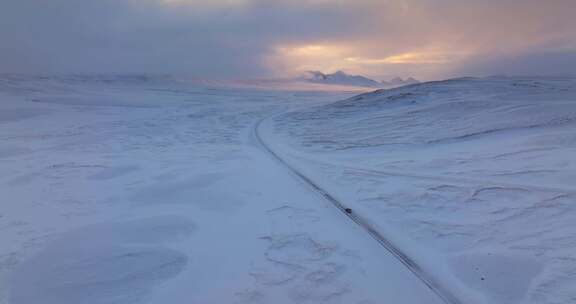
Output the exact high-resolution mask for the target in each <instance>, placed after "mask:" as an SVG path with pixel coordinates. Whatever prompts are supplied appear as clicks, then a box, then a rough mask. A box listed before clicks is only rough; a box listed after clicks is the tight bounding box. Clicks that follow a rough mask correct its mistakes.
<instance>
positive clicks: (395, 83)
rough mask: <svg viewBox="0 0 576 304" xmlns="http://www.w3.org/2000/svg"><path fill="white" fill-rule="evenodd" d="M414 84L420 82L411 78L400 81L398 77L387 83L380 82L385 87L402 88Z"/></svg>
mask: <svg viewBox="0 0 576 304" xmlns="http://www.w3.org/2000/svg"><path fill="white" fill-rule="evenodd" d="M416 83H420V81H418V80H416V79H414V78H412V77H408V78H406V79H402V78H400V77H396V78H392V79H390V80H388V81H384V80H383V81H382V84H383V85H385V86H395V87H397V86H404V85H410V84H416Z"/></svg>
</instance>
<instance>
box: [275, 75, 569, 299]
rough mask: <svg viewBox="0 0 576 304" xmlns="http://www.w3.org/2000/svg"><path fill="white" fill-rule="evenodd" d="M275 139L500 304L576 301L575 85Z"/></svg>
mask: <svg viewBox="0 0 576 304" xmlns="http://www.w3.org/2000/svg"><path fill="white" fill-rule="evenodd" d="M271 127H273V131H272V130H271V131H270V132H271V134H276V136H278V134H284V135H283V136H282V137H281V138H279V139H277V140H276V141H277V142H278V144H277V145H278V146H277V150H279V151H284V153H285V154H284V155H285V157H288V158H290V159H292V160H293V162H294V163H295V164H296V165H299V166H300V168H301V169H302V170H305V171H306V172H308V174H309V176H311V178H313V179H314V180H317V181H320V182H321V184H322V185H323V186H324V187H325V189H328V190H329V191H331V192H334V193H337V194H338V195H339V197H340V198H342V199H343V200H344V201H347V202H350V203H351V204H352V205H350V206H351V207H352V208H353V209H354V210H355V212H358V213H359V214H361V215H362V216H364V217H366V218H367V219H369V220H370V221H371V222H372V223H374V224H375V225H378V226H379V227H380V228H381V229H382V230H383V231H386V232H387V233H388V235H391V236H394V238H396V241H397V242H398V243H399V244H402V246H404V248H406V250H408V251H409V252H410V253H411V254H412V255H413V256H415V257H417V259H418V260H419V261H420V262H421V263H422V264H423V265H425V267H427V268H429V269H430V271H432V272H435V273H438V274H440V275H441V276H443V277H444V278H448V277H455V278H456V279H457V280H459V281H460V282H462V283H464V284H465V285H466V286H467V287H468V288H470V289H471V290H474V291H476V292H477V293H478V294H480V295H482V296H481V297H482V298H485V299H486V302H487V303H502V304H504V303H506V304H510V303H539V304H541V303H571V302H574V301H576V288H575V286H576V263H575V261H576V236H575V232H576V230H575V228H574V223H575V222H576V183H575V181H576V157H575V156H576V79H575V78H567V77H540V78H527V77H524V78H522V77H510V78H507V77H492V78H481V79H480V78H462V79H453V80H447V81H439V82H430V83H422V84H418V85H412V86H406V87H402V88H398V89H393V90H380V91H376V92H372V93H368V94H363V95H359V96H356V97H353V98H350V99H346V100H343V101H339V102H336V103H332V104H327V105H322V106H318V107H309V108H305V109H301V110H297V111H293V112H291V113H288V114H284V115H280V116H277V117H275V118H274V121H273V126H272V123H271ZM288 151H289V152H288ZM423 252H427V253H426V254H423ZM432 257H434V258H432Z"/></svg>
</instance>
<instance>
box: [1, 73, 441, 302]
mask: <svg viewBox="0 0 576 304" xmlns="http://www.w3.org/2000/svg"><path fill="white" fill-rule="evenodd" d="M268 85H269V84H265V85H263V86H268ZM318 89H319V87H317V86H315V87H313V88H311V87H307V88H306V89H304V90H302V89H301V90H297V89H291V90H290V91H283V90H278V89H277V88H275V89H264V88H263V87H262V85H261V86H259V85H258V84H257V83H250V85H249V86H247V85H245V84H243V85H231V84H230V85H224V84H222V83H214V82H212V83H208V82H201V81H195V82H190V81H181V80H177V79H173V78H170V77H147V76H130V77H128V76H122V77H120V76H117V77H110V76H65V77H64V76H61V77H46V76H38V77H30V76H18V75H3V76H2V77H1V78H0V197H1V201H0V302H1V303H14V304H37V303H43V304H67V303H70V304H79V303H83V304H94V303H98V304H101V303H106V304H110V303H122V304H126V303H174V304H177V303H186V304H190V303H363V304H366V303H382V300H383V299H386V300H387V301H388V300H389V301H391V302H395V303H400V302H401V303H441V301H440V299H439V298H438V297H437V296H436V295H435V294H434V293H433V292H432V291H431V290H430V289H428V288H427V287H426V286H425V285H424V284H422V282H420V281H419V280H418V279H417V278H416V277H415V276H414V275H413V274H412V273H411V272H410V271H408V270H407V269H406V268H405V267H404V266H403V265H402V264H401V263H399V262H398V261H397V260H396V259H395V258H394V257H393V256H392V255H390V254H389V253H387V252H386V251H385V250H383V249H382V248H381V247H379V246H378V244H377V243H376V242H374V240H372V239H371V238H370V236H368V235H367V234H365V233H364V231H362V230H361V229H359V228H358V227H356V226H354V225H353V224H352V223H350V221H348V219H347V218H346V217H345V216H343V215H342V214H341V213H339V212H338V211H337V210H336V209H334V208H333V207H332V206H331V205H330V204H329V203H328V202H326V201H325V200H323V199H322V197H320V196H318V195H317V194H315V193H314V192H313V191H311V189H310V188H308V187H307V186H306V185H304V184H303V183H302V182H301V181H299V180H298V179H296V178H295V177H294V176H293V175H291V174H290V173H289V172H288V171H287V170H286V169H285V168H283V167H282V166H281V165H280V164H278V162H277V161H275V160H274V159H273V158H271V157H270V155H269V154H268V153H266V151H264V150H263V149H262V147H261V146H260V144H259V143H258V142H257V141H256V140H255V137H254V126H255V125H256V124H257V123H258V122H259V121H260V120H262V119H263V118H265V117H268V116H270V115H272V114H275V113H280V112H284V111H286V110H288V109H291V108H296V107H298V108H299V107H303V106H305V105H310V104H322V103H326V102H330V101H333V100H338V99H342V98H346V97H349V96H352V95H354V94H356V93H355V92H353V91H345V92H343V91H330V90H328V91H327V90H326V88H324V89H322V90H318ZM340 89H341V88H340ZM340 89H339V90H340ZM355 90H357V88H356V89H355Z"/></svg>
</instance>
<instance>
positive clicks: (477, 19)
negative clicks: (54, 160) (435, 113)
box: [0, 0, 576, 79]
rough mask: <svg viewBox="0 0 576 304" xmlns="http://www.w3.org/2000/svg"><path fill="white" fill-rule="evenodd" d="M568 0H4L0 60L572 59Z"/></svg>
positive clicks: (76, 63)
mask: <svg viewBox="0 0 576 304" xmlns="http://www.w3.org/2000/svg"><path fill="white" fill-rule="evenodd" d="M574 28H576V2H574V1H573V0H550V1H540V0H538V1H537V0H499V1H496V0H486V1H472V0H470V1H468V0H465V1H462V0H290V1H289V0H275V1H272V0H98V1H92V0H50V1H38V0H3V1H1V2H0V72H57V73H74V72H101V73H108V72H119V73H134V72H147V73H176V74H189V75H195V76H201V77H233V78H244V77H264V76H280V75H286V74H289V73H297V72H298V71H301V70H306V69H319V70H324V71H326V72H332V71H334V70H336V69H345V70H347V71H349V72H353V73H363V74H368V75H370V76H375V77H389V76H393V75H400V76H408V75H415V76H417V77H422V78H429V79H431V78H442V77H451V76H458V75H463V74H467V75H476V74H478V75H483V74H499V73H508V74H550V73H570V72H573V71H576V62H575V60H574V59H575V58H576V31H574V30H573V29H574Z"/></svg>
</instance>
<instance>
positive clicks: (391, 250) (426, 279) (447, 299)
mask: <svg viewBox="0 0 576 304" xmlns="http://www.w3.org/2000/svg"><path fill="white" fill-rule="evenodd" d="M265 121H266V119H264V120H261V121H259V122H258V123H257V124H256V125H254V136H255V137H256V140H257V141H258V143H259V144H260V145H261V146H262V148H263V150H264V151H266V152H267V153H269V154H270V156H272V157H273V158H274V159H275V160H277V161H278V163H280V164H281V165H282V166H284V167H285V168H286V169H287V170H288V171H290V172H292V173H293V175H294V176H296V177H297V178H299V179H301V180H302V181H303V182H305V183H306V184H307V185H308V186H309V187H310V188H312V189H313V190H314V191H315V192H317V193H318V194H319V196H320V197H322V198H323V199H325V200H327V201H329V202H330V203H331V204H333V205H334V207H336V208H337V209H338V210H339V211H340V212H341V213H342V214H343V215H344V216H346V217H347V218H349V219H350V220H352V222H354V223H355V224H356V225H358V226H359V227H361V228H362V229H363V230H364V231H365V232H366V233H367V234H369V235H370V236H371V237H372V238H373V239H374V240H375V241H376V242H378V244H380V245H381V246H382V247H383V248H384V249H385V250H386V251H387V253H388V254H386V255H383V257H382V258H383V259H391V258H392V257H394V258H396V259H397V260H398V261H399V262H400V263H402V264H403V265H404V266H405V267H406V268H407V269H408V270H409V271H411V272H412V273H413V274H414V275H415V276H416V277H417V278H418V279H419V280H420V281H421V282H422V283H423V284H425V285H426V286H427V287H428V288H430V290H432V291H433V292H434V293H435V294H436V295H437V296H438V297H440V298H441V299H442V301H443V302H444V303H447V304H457V303H462V302H461V301H460V300H458V298H457V297H455V296H454V295H453V294H452V292H451V291H450V290H449V289H446V288H445V287H444V286H442V284H441V283H440V282H438V281H437V279H436V278H434V277H433V276H432V275H430V274H429V273H426V272H425V271H424V270H423V269H422V268H421V267H420V266H419V265H418V264H417V263H416V262H415V261H414V260H412V259H411V258H410V257H409V256H408V255H406V253H404V252H403V251H402V250H401V249H400V248H398V247H397V246H395V245H394V244H393V243H392V242H391V241H390V240H388V239H387V238H386V237H385V236H383V235H382V233H380V232H379V231H378V229H377V228H375V227H374V226H373V225H372V224H371V223H370V222H369V221H368V220H367V219H365V218H363V217H361V216H360V215H358V214H357V213H354V212H353V210H352V212H350V210H351V208H349V207H350V206H349V205H348V206H347V205H346V204H345V203H343V202H341V201H340V200H338V199H337V198H336V197H334V196H333V195H332V194H330V193H329V192H327V191H326V190H324V189H323V188H322V187H321V186H319V185H318V184H317V183H315V182H314V181H313V180H312V179H310V178H309V177H307V176H306V175H305V174H304V173H303V172H301V171H299V170H298V169H297V168H295V167H294V166H292V165H291V164H290V163H289V162H288V161H287V160H286V159H285V158H283V157H282V156H281V154H280V153H279V152H277V151H275V150H274V148H272V145H271V144H269V143H267V141H266V140H265V138H264V136H263V134H264V132H262V125H263V123H264V122H265ZM390 254H391V255H390ZM415 284H416V283H415Z"/></svg>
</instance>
